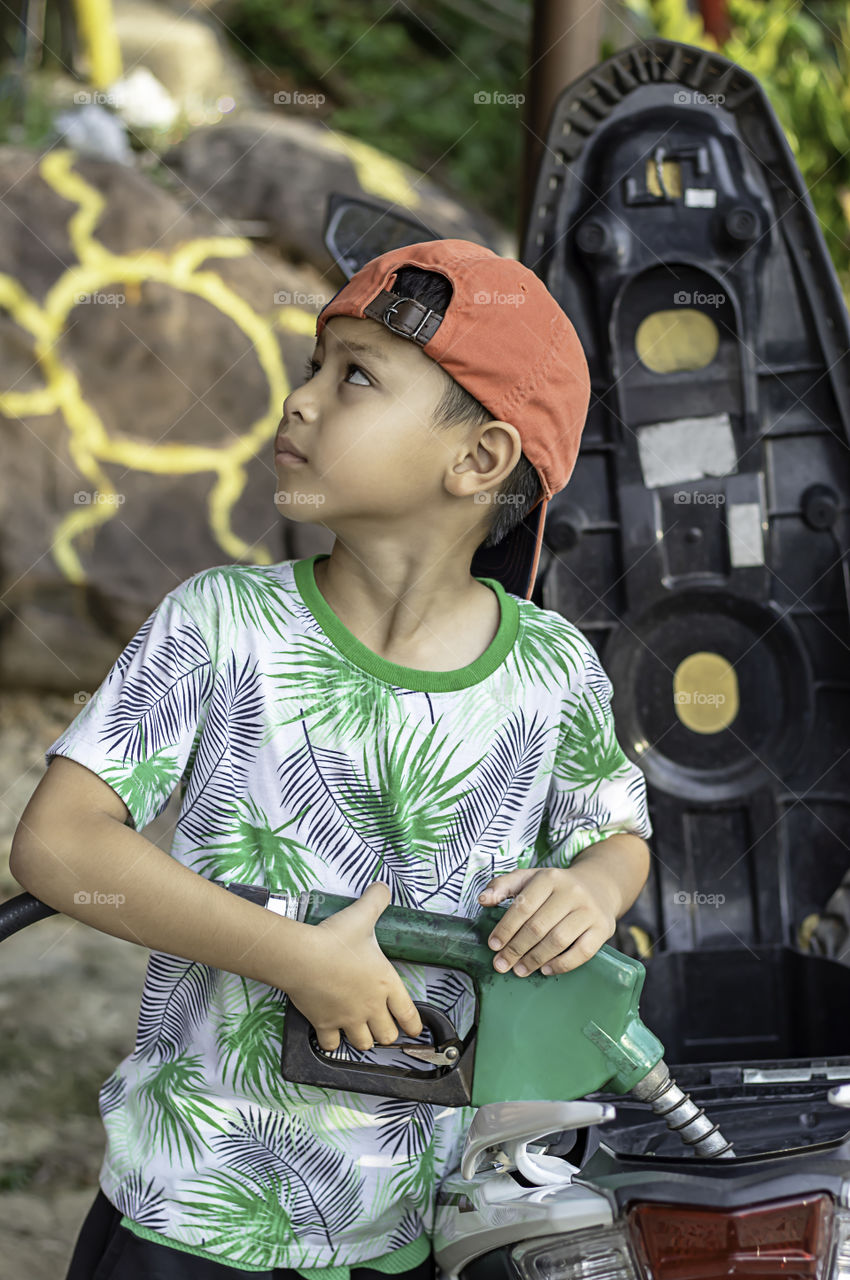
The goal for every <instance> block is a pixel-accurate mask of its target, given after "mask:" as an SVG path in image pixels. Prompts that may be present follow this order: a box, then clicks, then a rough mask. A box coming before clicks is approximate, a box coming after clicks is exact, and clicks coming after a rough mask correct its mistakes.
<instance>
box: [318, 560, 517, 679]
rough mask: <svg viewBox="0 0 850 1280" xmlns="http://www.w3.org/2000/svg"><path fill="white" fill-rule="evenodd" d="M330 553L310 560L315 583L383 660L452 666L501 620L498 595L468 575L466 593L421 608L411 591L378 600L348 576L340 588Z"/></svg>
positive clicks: (473, 652)
mask: <svg viewBox="0 0 850 1280" xmlns="http://www.w3.org/2000/svg"><path fill="white" fill-rule="evenodd" d="M331 559H332V557H329V558H328V559H327V560H318V561H316V563H315V564H314V566H313V573H314V576H315V579H316V586H317V587H318V588H319V591H320V592H321V595H322V597H323V599H324V601H325V603H326V604H327V605H328V607H329V608H330V609H332V610H333V612H334V613H335V614H336V616H337V618H338V619H339V620H340V622H341V623H342V624H343V626H344V627H346V628H347V629H348V630H349V631H350V632H351V633H352V635H354V636H355V637H356V638H357V639H358V640H359V641H360V643H361V644H364V645H365V646H366V647H367V649H371V651H372V652H373V653H375V654H377V655H378V657H380V658H383V659H384V660H385V661H387V662H394V663H396V664H397V665H398V666H402V667H413V668H415V669H416V670H419V671H455V670H457V669H458V668H460V667H466V666H469V664H470V663H471V662H474V661H475V660H476V658H480V657H481V655H482V654H483V653H484V652H485V651H486V650H487V649H488V648H489V647H490V645H491V644H492V643H493V640H494V638H495V635H496V632H497V631H498V629H499V623H500V621H501V610H500V605H499V599H498V597H497V595H496V593H495V592H494V591H493V590H492V589H491V588H490V587H487V586H485V585H484V583H482V582H477V581H476V580H475V579H474V578H473V577H472V576H470V579H469V589H468V591H467V592H466V593H464V594H463V595H461V594H460V593H456V594H455V596H453V597H452V598H451V602H450V604H449V605H447V606H446V607H442V608H434V606H433V603H432V605H431V608H430V609H426V608H425V606H424V605H423V606H422V613H421V614H420V613H419V612H417V604H416V601H415V600H411V599H410V598H409V597H408V598H407V599H405V600H402V601H399V600H395V601H394V600H393V599H392V598H391V596H390V595H389V593H388V594H387V598H386V604H385V605H381V604H376V603H375V601H374V599H370V598H369V597H368V595H367V594H366V593H365V592H359V591H358V590H357V584H356V583H352V581H351V579H350V578H348V579H347V580H346V581H345V583H344V589H343V590H340V585H341V582H340V578H339V577H338V576H335V575H334V573H333V569H332V568H331ZM423 615H424V616H423Z"/></svg>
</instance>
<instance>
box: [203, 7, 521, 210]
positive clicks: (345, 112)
mask: <svg viewBox="0 0 850 1280" xmlns="http://www.w3.org/2000/svg"><path fill="white" fill-rule="evenodd" d="M227 25H228V29H229V32H230V34H231V38H232V39H233V40H234V42H235V47H236V48H241V50H242V52H243V53H245V54H246V55H247V53H248V51H249V50H250V52H251V54H253V55H254V56H255V58H256V59H258V60H259V61H258V64H257V65H256V66H255V69H254V74H255V79H256V80H257V81H258V83H260V84H261V85H263V86H264V87H267V88H272V87H273V86H272V84H271V81H272V80H279V81H280V82H284V87H287V88H289V87H291V88H292V89H293V90H294V89H300V90H303V91H304V92H314V93H315V92H321V93H324V94H325V95H326V97H327V101H326V103H325V104H324V110H323V111H322V112H321V113H320V115H323V116H326V117H328V119H329V120H331V119H332V123H333V127H334V128H335V129H339V130H341V131H342V132H344V133H350V134H352V135H354V136H355V137H357V138H361V139H362V140H363V141H364V142H370V143H372V144H373V145H374V146H376V147H380V148H381V150H383V151H386V152H387V153H388V154H389V155H392V156H395V157H396V158H397V159H398V160H404V161H406V162H407V163H408V164H411V165H413V167H414V168H418V169H421V170H422V171H423V172H424V173H430V175H431V176H432V177H433V178H435V179H436V180H437V181H439V182H441V183H442V184H443V185H444V186H446V187H448V188H449V189H451V191H452V192H453V194H454V195H455V196H456V197H457V198H459V199H461V200H463V199H464V198H466V199H468V200H469V201H470V202H471V203H472V204H474V205H477V206H478V207H480V208H483V209H485V210H487V212H489V213H490V214H492V215H493V217H495V218H497V219H498V221H499V222H501V223H502V224H503V225H504V226H505V227H507V228H508V229H509V230H512V231H516V230H517V228H516V225H515V224H516V217H517V204H518V201H517V187H518V183H519V174H520V167H521V160H522V147H523V128H522V124H521V106H517V105H513V104H498V103H489V104H484V105H482V104H481V103H476V101H475V94H476V93H478V92H481V91H485V92H486V91H490V92H493V91H494V90H497V91H498V92H499V93H504V94H521V93H522V92H523V84H522V81H523V75H524V73H525V64H526V59H527V48H528V40H529V32H530V27H531V3H530V0H416V2H415V3H413V4H400V5H394V6H391V7H390V6H388V5H387V4H386V3H385V0H356V2H355V3H347V4H340V3H339V0H287V3H286V4H281V3H280V0H239V4H238V5H237V6H235V7H234V8H233V9H232V10H230V11H229V12H228V16H227ZM277 87H280V85H278V86H277ZM314 118H315V117H314Z"/></svg>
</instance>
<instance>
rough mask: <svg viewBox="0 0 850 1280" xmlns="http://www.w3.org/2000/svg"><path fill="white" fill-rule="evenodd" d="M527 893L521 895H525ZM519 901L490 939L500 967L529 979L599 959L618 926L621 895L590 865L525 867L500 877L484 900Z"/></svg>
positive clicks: (492, 902)
mask: <svg viewBox="0 0 850 1280" xmlns="http://www.w3.org/2000/svg"><path fill="white" fill-rule="evenodd" d="M520 891H521V892H520ZM504 898H514V899H515V901H514V903H513V905H512V906H510V907H509V908H508V910H507V911H506V912H505V914H504V915H503V916H502V919H501V920H500V921H499V923H498V925H497V926H496V928H495V929H494V930H493V933H492V934H491V935H490V938H489V939H488V941H489V943H490V946H491V947H492V946H493V944H494V940H495V941H496V949H497V950H498V952H499V954H498V955H497V956H496V959H495V962H494V964H495V968H496V969H499V970H502V971H504V972H507V970H508V969H510V968H513V971H514V973H516V974H517V975H518V976H519V977H524V976H525V975H526V974H528V973H533V972H534V970H535V969H540V971H541V972H542V973H544V974H548V973H566V972H567V971H568V970H569V969H577V968H578V966H579V965H580V964H584V963H585V961H586V960H589V959H590V957H591V956H594V955H595V954H596V952H597V951H598V950H599V948H600V947H601V946H602V944H603V942H605V941H607V939H608V938H610V937H611V936H612V935H613V933H614V931H615V929H616V927H617V906H618V902H619V893H618V891H617V888H616V886H615V885H614V884H613V882H612V881H611V878H610V876H608V875H606V874H605V873H604V872H602V871H600V869H599V868H595V867H593V866H591V865H590V864H589V863H586V864H585V865H584V866H582V865H581V864H578V865H575V866H570V867H522V868H519V867H518V868H517V869H516V870H515V871H509V872H508V873H507V874H506V875H503V876H496V877H495V879H493V880H491V881H490V885H489V886H488V887H487V888H486V889H485V890H484V892H483V893H482V894H481V895H480V896H479V901H480V902H481V903H482V905H483V906H485V907H492V906H496V905H497V904H498V903H499V902H501V901H502V900H503V899H504Z"/></svg>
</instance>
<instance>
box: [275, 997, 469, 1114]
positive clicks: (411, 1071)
mask: <svg viewBox="0 0 850 1280" xmlns="http://www.w3.org/2000/svg"><path fill="white" fill-rule="evenodd" d="M413 1003H414V1004H415V1006H416V1009H417V1011H418V1013H419V1017H420V1018H421V1020H422V1023H423V1026H425V1027H427V1028H428V1030H429V1031H430V1032H431V1035H432V1036H433V1039H434V1046H435V1049H444V1048H445V1047H446V1046H447V1045H449V1046H456V1047H457V1049H458V1057H457V1061H456V1063H455V1064H454V1065H452V1066H449V1067H446V1066H435V1067H434V1068H433V1069H432V1070H430V1071H429V1070H422V1069H421V1068H419V1067H414V1066H412V1065H411V1066H410V1067H393V1066H388V1065H383V1064H381V1063H375V1062H352V1061H350V1060H349V1059H346V1058H332V1057H330V1056H328V1053H327V1051H325V1050H323V1049H322V1048H321V1047H320V1046H319V1044H318V1041H317V1040H316V1032H315V1028H314V1027H313V1026H312V1024H311V1023H310V1021H309V1020H308V1019H307V1018H306V1017H305V1016H304V1014H303V1013H302V1012H301V1010H300V1009H297V1008H296V1007H295V1005H294V1004H293V1003H292V1001H291V1000H288V1001H287V1004H286V1015H285V1018H284V1027H283V1045H282V1049H281V1074H282V1075H283V1077H284V1079H285V1080H292V1081H296V1082H298V1083H301V1084H318V1085H326V1086H329V1087H330V1088H334V1089H346V1090H350V1091H352V1092H354V1093H357V1092H361V1093H378V1094H381V1095H383V1096H384V1097H389V1098H393V1097H395V1098H410V1099H415V1100H422V1101H426V1102H439V1103H443V1104H445V1105H446V1106H450V1107H461V1106H467V1105H469V1103H470V1102H471V1099H472V1065H473V1061H474V1057H475V1032H474V1030H473V1031H472V1032H470V1034H469V1035H468V1036H467V1037H466V1040H465V1041H460V1040H459V1039H458V1036H457V1032H456V1030H455V1028H454V1026H453V1024H452V1022H451V1021H450V1019H449V1018H448V1017H447V1016H446V1014H445V1013H443V1011H442V1010H441V1009H437V1008H436V1007H435V1006H434V1005H431V1004H427V1003H426V1002H425V1001H418V1000H415V1001H414V1002H413ZM405 1043H406V1044H408V1045H410V1044H412V1043H413V1042H412V1041H409V1040H408V1041H406V1042H405ZM385 1047H386V1048H393V1047H398V1045H395V1046H394V1045H387V1046H385ZM421 1047H422V1049H423V1050H427V1049H428V1046H426V1045H422V1046H421ZM432 1052H433V1051H432Z"/></svg>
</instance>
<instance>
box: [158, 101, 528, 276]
mask: <svg viewBox="0 0 850 1280" xmlns="http://www.w3.org/2000/svg"><path fill="white" fill-rule="evenodd" d="M163 160H164V162H165V163H166V165H168V167H169V169H170V170H171V171H172V172H173V173H174V174H175V175H177V176H178V177H179V178H180V180H181V181H182V183H183V184H184V186H185V188H186V189H187V190H188V191H190V192H191V193H192V194H193V195H195V196H196V197H197V198H198V199H202V200H203V201H204V204H205V205H206V207H207V208H208V209H211V210H213V211H214V212H215V213H218V214H220V215H221V216H222V217H228V218H238V219H257V220H261V221H263V222H265V223H266V224H267V225H268V235H269V238H270V239H271V241H272V242H273V243H274V244H275V245H277V247H278V248H279V249H280V251H281V253H282V254H283V255H284V256H285V257H287V258H291V259H293V260H294V261H297V262H303V261H307V262H309V263H311V264H312V265H313V266H315V267H317V268H318V269H319V270H320V271H322V272H325V271H327V270H328V268H329V266H330V265H331V259H330V256H329V254H328V252H327V250H326V249H325V246H324V240H323V228H324V220H325V206H326V202H327V196H328V193H329V192H331V191H340V192H342V193H343V194H344V195H351V196H357V195H360V196H366V197H368V198H372V199H377V200H380V201H382V202H385V203H389V204H395V205H397V206H398V207H399V209H400V210H401V211H404V210H407V211H409V212H410V213H412V214H413V215H414V216H415V217H417V218H418V219H419V220H420V221H421V222H424V223H425V225H426V226H428V227H430V228H431V229H432V230H433V232H434V233H435V234H436V235H440V236H443V237H456V238H459V239H462V240H475V241H477V242H478V243H480V244H486V245H487V246H488V247H489V248H491V249H494V250H495V252H496V253H501V254H506V255H512V254H515V253H516V245H515V243H514V239H513V237H512V236H510V235H509V234H508V233H507V232H506V231H505V230H504V229H503V228H501V227H499V226H498V224H496V223H495V222H493V220H492V219H491V218H489V217H488V216H487V215H486V214H483V213H480V212H476V213H471V212H470V211H469V210H467V209H466V208H465V207H464V206H463V205H462V204H461V203H460V202H459V201H457V200H455V199H454V198H453V197H452V196H450V195H449V194H448V193H447V192H446V191H444V190H442V189H441V188H440V187H438V186H437V184H436V183H434V182H432V181H431V180H430V179H428V178H426V177H424V176H423V175H422V174H420V173H418V172H417V171H416V170H414V169H411V168H410V167H409V166H408V165H405V164H402V163H401V162H400V161H398V160H394V159H392V157H390V156H387V155H385V154H384V153H383V152H381V151H379V150H378V149H377V148H375V147H370V146H368V145H367V144H366V143H364V142H360V141H359V140H358V139H356V138H352V137H350V136H348V135H346V134H341V133H339V132H338V131H336V130H333V129H330V128H329V127H328V126H327V125H325V124H322V123H319V122H318V121H314V120H310V119H307V118H305V117H303V116H300V115H298V114H297V111H296V108H295V107H294V106H287V105H286V104H281V105H279V106H277V107H275V108H274V109H273V110H270V111H264V112H251V111H249V112H245V113H242V114H241V115H240V116H239V117H238V118H236V119H232V120H225V121H223V122H222V123H221V124H219V125H215V126H210V127H207V128H202V129H196V130H195V131H194V132H193V133H191V134H189V136H188V137H187V138H185V139H184V140H183V141H182V142H180V143H178V144H176V145H175V146H174V147H171V148H170V149H169V150H168V151H166V152H165V154H164V156H163ZM340 283H341V281H340Z"/></svg>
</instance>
